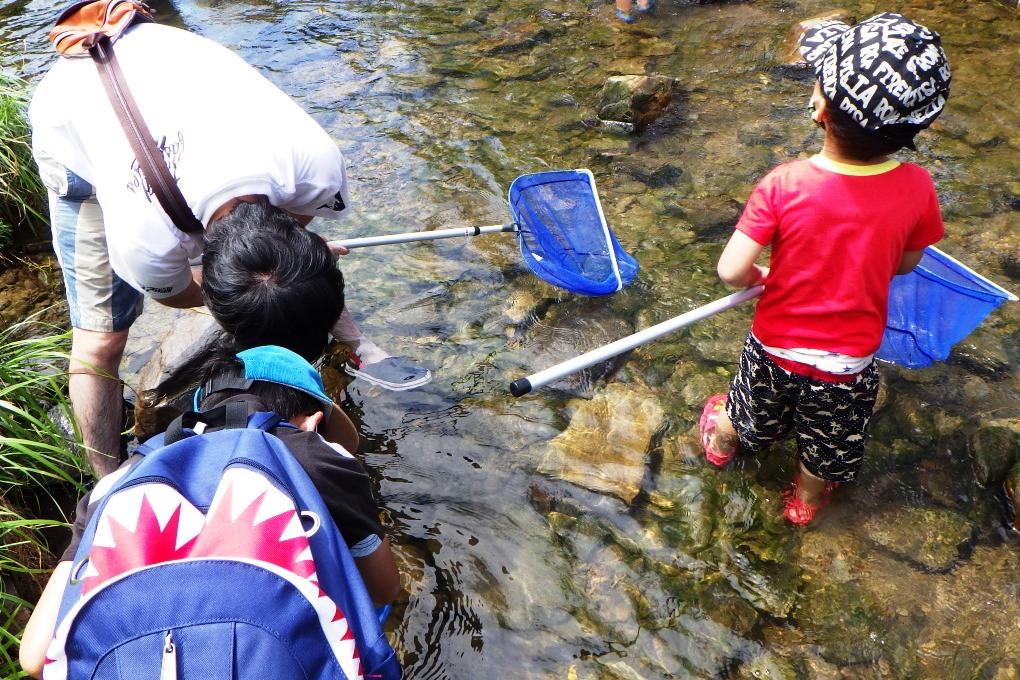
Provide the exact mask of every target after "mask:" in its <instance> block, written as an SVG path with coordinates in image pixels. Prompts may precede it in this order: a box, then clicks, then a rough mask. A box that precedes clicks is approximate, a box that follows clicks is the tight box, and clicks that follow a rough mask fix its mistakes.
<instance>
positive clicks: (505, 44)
mask: <svg viewBox="0 0 1020 680" xmlns="http://www.w3.org/2000/svg"><path fill="white" fill-rule="evenodd" d="M559 32H562V29H560V30H554V29H552V28H551V27H549V26H544V25H542V24H540V23H538V22H535V21H514V22H511V23H509V24H506V25H505V26H503V27H502V28H501V29H500V30H499V33H498V34H497V35H496V36H495V37H493V38H490V39H488V40H483V41H482V42H480V43H478V45H477V47H476V49H477V50H478V51H480V52H483V53H485V54H490V55H496V54H509V53H512V52H521V51H523V50H528V49H531V48H532V47H535V46H536V45H540V44H542V43H544V42H548V41H549V39H550V38H552V37H553V35H555V34H556V33H559Z"/></svg>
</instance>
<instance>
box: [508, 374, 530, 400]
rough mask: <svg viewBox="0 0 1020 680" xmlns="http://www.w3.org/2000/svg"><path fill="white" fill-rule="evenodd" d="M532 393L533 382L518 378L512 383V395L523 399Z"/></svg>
mask: <svg viewBox="0 0 1020 680" xmlns="http://www.w3.org/2000/svg"><path fill="white" fill-rule="evenodd" d="M530 391H531V381H530V380H528V379H527V378H518V379H517V380H514V381H513V382H512V383H510V394H512V395H514V396H515V397H523V396H524V395H525V394H527V393H528V392H530Z"/></svg>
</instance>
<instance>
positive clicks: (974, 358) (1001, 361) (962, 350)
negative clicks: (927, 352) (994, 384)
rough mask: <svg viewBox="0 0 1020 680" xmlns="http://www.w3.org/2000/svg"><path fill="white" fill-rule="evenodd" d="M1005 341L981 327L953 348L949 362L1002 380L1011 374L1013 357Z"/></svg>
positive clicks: (990, 377)
mask: <svg viewBox="0 0 1020 680" xmlns="http://www.w3.org/2000/svg"><path fill="white" fill-rule="evenodd" d="M1004 340H1005V339H1004V338H1002V337H1000V336H998V335H996V334H995V333H993V332H991V331H988V330H987V329H985V328H981V327H979V328H978V329H977V330H976V331H974V332H973V333H971V334H970V335H969V336H967V337H966V338H964V339H963V340H962V341H961V342H959V343H958V344H956V345H955V346H954V347H953V351H952V354H950V356H949V362H950V363H953V364H959V365H960V366H963V367H964V368H966V369H967V370H969V371H972V372H973V373H976V374H978V375H981V376H984V377H986V378H989V379H991V380H1000V379H1002V378H1004V377H1006V376H1008V375H1009V373H1010V365H1011V364H1012V357H1011V356H1010V352H1009V350H1008V349H1007V348H1006V344H1005V341H1004Z"/></svg>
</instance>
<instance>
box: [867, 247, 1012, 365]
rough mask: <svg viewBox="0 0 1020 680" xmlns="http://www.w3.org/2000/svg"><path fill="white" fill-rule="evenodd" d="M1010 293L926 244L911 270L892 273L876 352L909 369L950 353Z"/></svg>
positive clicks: (932, 361)
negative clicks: (919, 258) (886, 320)
mask: <svg viewBox="0 0 1020 680" xmlns="http://www.w3.org/2000/svg"><path fill="white" fill-rule="evenodd" d="M1009 299H1015V298H1014V297H1013V296H1011V295H1010V294H1009V293H1008V292H1007V291H1005V290H1003V289H1002V288H1000V287H999V286H996V285H995V284H994V283H992V282H991V281H989V280H988V279H986V278H984V277H983V276H981V275H980V274H978V273H977V272H974V271H973V270H971V269H969V268H967V267H965V266H964V265H962V264H960V263H959V262H957V261H956V260H954V259H953V258H951V257H949V256H948V255H946V254H945V253H943V252H941V251H939V250H937V249H935V248H927V249H925V251H924V257H923V258H922V259H921V262H920V263H919V264H918V265H917V267H916V268H915V269H914V271H912V272H911V273H909V274H906V275H904V276H896V277H893V281H892V285H891V286H890V288H889V319H888V322H887V323H886V328H885V335H884V336H883V338H882V346H881V347H880V348H879V350H878V353H877V354H876V356H877V357H878V358H879V359H883V360H885V361H891V362H893V363H896V364H899V365H901V366H906V367H907V368H924V367H926V366H930V365H931V364H932V363H934V362H936V361H942V360H943V359H945V358H946V357H948V356H949V351H950V350H951V349H952V347H953V345H955V344H956V343H958V342H959V341H960V340H963V339H964V338H965V337H967V336H968V335H969V334H970V333H971V331H973V330H974V329H975V328H977V326H978V324H980V323H981V322H982V321H983V320H984V318H985V317H986V316H988V315H989V314H990V313H991V312H992V310H994V309H995V308H996V307H998V306H999V305H1001V304H1002V303H1003V302H1005V301H1006V300H1009Z"/></svg>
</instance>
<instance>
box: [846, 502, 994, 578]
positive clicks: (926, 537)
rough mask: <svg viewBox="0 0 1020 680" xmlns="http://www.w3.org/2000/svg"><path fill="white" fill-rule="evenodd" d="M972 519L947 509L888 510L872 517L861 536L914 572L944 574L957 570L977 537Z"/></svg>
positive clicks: (910, 508)
mask: <svg viewBox="0 0 1020 680" xmlns="http://www.w3.org/2000/svg"><path fill="white" fill-rule="evenodd" d="M974 530H975V528H974V526H973V523H972V522H971V520H970V519H969V518H967V517H966V516H964V515H962V514H961V513H959V512H957V511H955V510H950V509H948V508H927V507H908V508H902V507H901V508H887V509H885V510H883V511H881V512H876V513H874V514H873V515H871V516H869V517H868V518H867V519H866V520H865V522H864V524H863V526H862V532H863V534H864V535H865V536H866V537H867V540H868V541H869V542H872V543H874V544H875V545H876V546H879V547H880V548H882V549H883V551H884V552H886V553H887V554H889V555H891V556H893V557H895V558H896V559H899V560H901V561H903V562H905V563H906V564H909V565H910V566H912V567H913V568H915V569H917V570H919V571H923V572H929V573H944V572H947V571H949V570H951V569H952V568H953V567H954V566H956V564H957V562H958V561H959V559H960V555H961V551H962V550H966V548H967V546H968V544H969V543H970V542H971V540H972V538H973V534H974Z"/></svg>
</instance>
